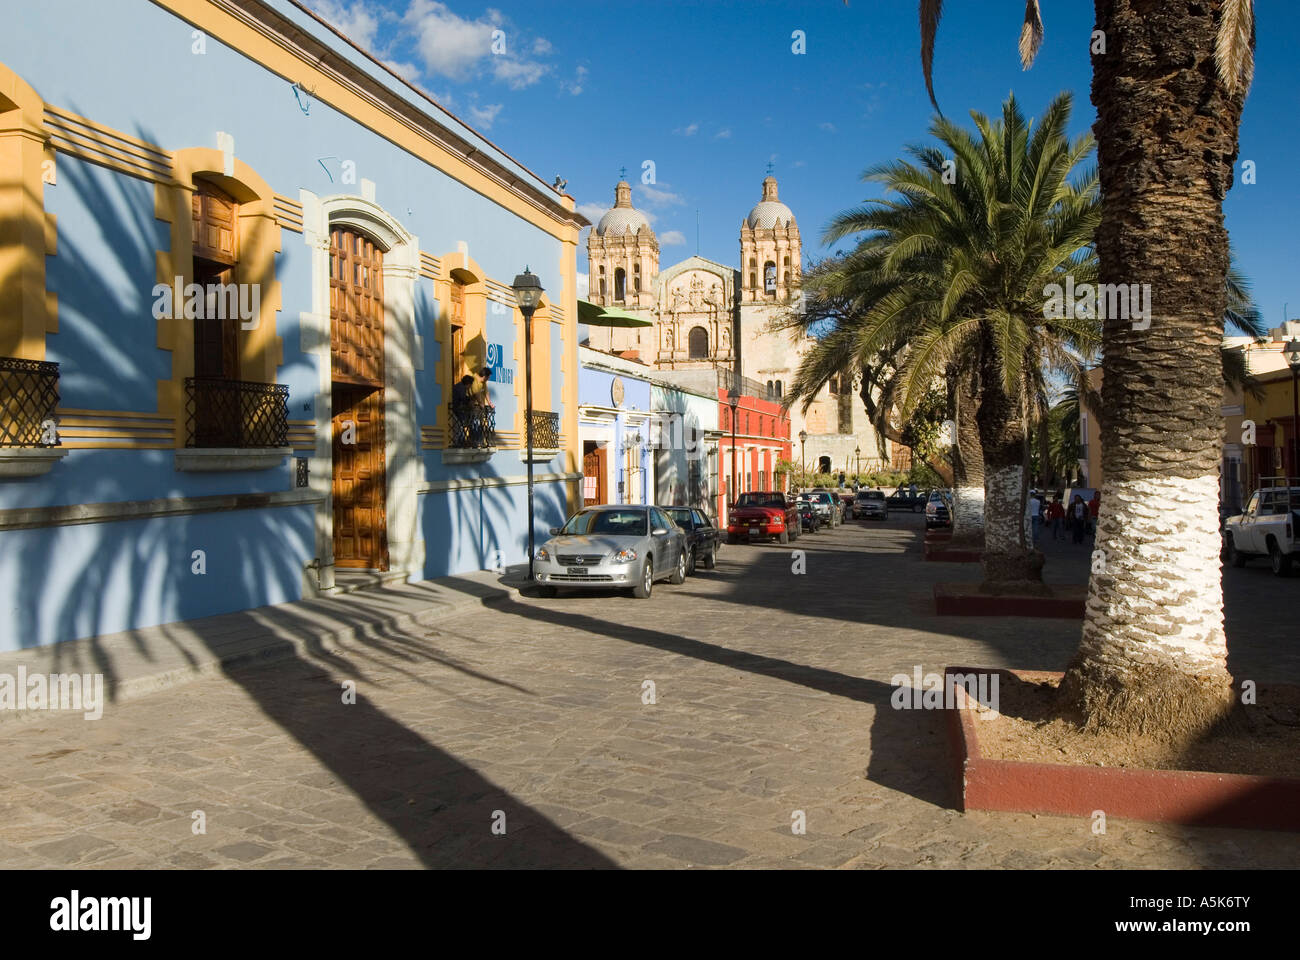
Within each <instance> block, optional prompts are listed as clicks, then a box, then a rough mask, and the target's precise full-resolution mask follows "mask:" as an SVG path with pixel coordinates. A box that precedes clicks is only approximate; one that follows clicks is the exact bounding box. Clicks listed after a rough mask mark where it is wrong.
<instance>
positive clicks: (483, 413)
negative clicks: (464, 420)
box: [470, 367, 496, 447]
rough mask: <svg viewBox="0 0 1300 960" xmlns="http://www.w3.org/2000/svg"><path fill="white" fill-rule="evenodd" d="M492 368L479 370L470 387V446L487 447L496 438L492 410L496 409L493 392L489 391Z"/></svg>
mask: <svg viewBox="0 0 1300 960" xmlns="http://www.w3.org/2000/svg"><path fill="white" fill-rule="evenodd" d="M490 376H492V368H491V367H484V368H483V369H482V370H480V371H479V372H478V380H477V381H476V382H475V383H474V385H473V386H472V387H470V446H472V447H485V446H487V445H488V444H490V443H492V442H493V440H494V435H493V426H494V424H493V422H492V419H491V415H490V411H493V410H495V409H496V404H494V403H493V402H492V394H491V393H489V392H488V378H489V377H490Z"/></svg>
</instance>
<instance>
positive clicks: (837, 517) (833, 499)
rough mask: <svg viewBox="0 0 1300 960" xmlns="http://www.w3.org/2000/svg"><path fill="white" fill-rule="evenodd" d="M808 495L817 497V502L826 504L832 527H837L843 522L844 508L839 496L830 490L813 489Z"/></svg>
mask: <svg viewBox="0 0 1300 960" xmlns="http://www.w3.org/2000/svg"><path fill="white" fill-rule="evenodd" d="M809 496H812V497H815V498H817V500H818V502H820V503H824V504H825V505H826V507H827V512H828V513H829V514H830V525H831V526H832V527H838V526H839V525H840V524H841V523H843V522H844V512H843V511H844V508H843V505H842V504H841V503H840V498H839V497H837V496H836V495H835V494H834V493H832V492H831V491H830V490H814V491H813V492H812V493H811V494H809Z"/></svg>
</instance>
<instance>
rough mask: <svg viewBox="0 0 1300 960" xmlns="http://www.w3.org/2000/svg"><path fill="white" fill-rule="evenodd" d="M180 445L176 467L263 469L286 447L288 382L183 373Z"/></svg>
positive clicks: (280, 457) (287, 450) (287, 449)
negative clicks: (262, 381) (181, 443)
mask: <svg viewBox="0 0 1300 960" xmlns="http://www.w3.org/2000/svg"><path fill="white" fill-rule="evenodd" d="M185 447H186V449H185V450H183V451H177V453H176V469H177V470H189V471H204V472H208V471H230V470H267V469H270V468H272V467H276V466H279V465H280V464H281V463H282V462H283V460H284V458H285V457H287V456H289V455H290V454H291V453H292V449H291V448H290V446H289V388H288V387H286V386H284V385H282V384H278V383H253V382H250V381H246V380H225V379H221V378H218V377H186V378H185Z"/></svg>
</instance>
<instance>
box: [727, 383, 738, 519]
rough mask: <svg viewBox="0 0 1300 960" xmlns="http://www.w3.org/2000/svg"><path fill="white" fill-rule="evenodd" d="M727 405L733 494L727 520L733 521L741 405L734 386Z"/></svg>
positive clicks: (728, 504) (728, 396) (728, 395)
mask: <svg viewBox="0 0 1300 960" xmlns="http://www.w3.org/2000/svg"><path fill="white" fill-rule="evenodd" d="M727 405H728V406H730V407H731V496H729V497H727V522H728V523H730V522H731V505H732V504H733V503H735V502H736V407H738V406H740V391H739V390H737V389H736V388H735V387H734V386H733V387H731V389H729V390H728V391H727Z"/></svg>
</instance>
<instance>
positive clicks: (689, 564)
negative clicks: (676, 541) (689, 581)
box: [686, 547, 695, 577]
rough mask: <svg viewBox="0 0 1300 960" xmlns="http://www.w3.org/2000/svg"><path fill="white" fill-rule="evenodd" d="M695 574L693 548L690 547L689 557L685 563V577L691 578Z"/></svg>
mask: <svg viewBox="0 0 1300 960" xmlns="http://www.w3.org/2000/svg"><path fill="white" fill-rule="evenodd" d="M694 573H695V548H694V547H691V556H690V558H689V559H688V560H687V561H686V575H687V576H688V577H689V576H692V575H693V574H694Z"/></svg>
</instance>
